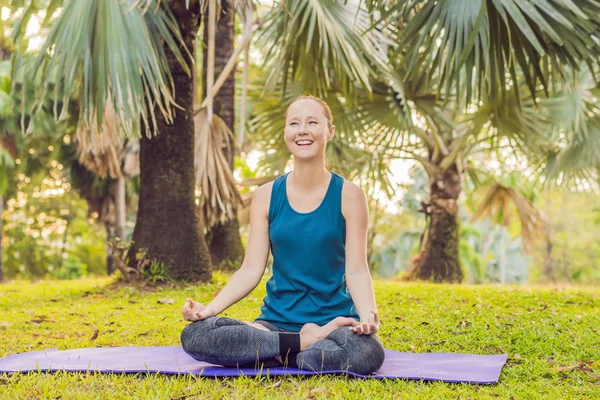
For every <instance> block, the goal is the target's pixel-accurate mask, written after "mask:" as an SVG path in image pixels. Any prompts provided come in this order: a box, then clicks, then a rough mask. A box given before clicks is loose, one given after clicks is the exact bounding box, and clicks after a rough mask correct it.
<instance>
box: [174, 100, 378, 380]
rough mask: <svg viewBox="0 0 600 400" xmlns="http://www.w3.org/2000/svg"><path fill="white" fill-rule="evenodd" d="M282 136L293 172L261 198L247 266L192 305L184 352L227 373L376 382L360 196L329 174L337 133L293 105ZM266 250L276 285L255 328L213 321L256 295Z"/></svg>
mask: <svg viewBox="0 0 600 400" xmlns="http://www.w3.org/2000/svg"><path fill="white" fill-rule="evenodd" d="M284 133H285V135H284V136H285V141H286V144H287V146H288V148H289V149H290V151H291V153H292V154H293V156H294V170H293V172H291V173H289V174H286V175H284V176H282V177H280V178H278V179H276V180H275V181H274V182H270V183H268V184H266V185H263V186H261V187H259V188H258V189H257V190H256V192H255V194H254V198H253V200H252V205H251V208H250V236H249V239H248V245H247V249H246V255H245V258H244V262H243V263H242V266H241V267H240V269H239V270H238V271H236V272H235V274H234V275H233V276H232V278H231V279H230V281H229V282H228V283H227V285H226V286H225V287H224V288H223V290H221V292H219V294H218V295H217V296H216V297H215V298H214V299H213V301H211V302H210V303H209V304H208V305H206V306H204V305H201V304H199V303H197V302H195V301H193V300H192V299H187V301H186V303H185V305H184V306H183V310H182V311H183V316H184V318H185V319H186V320H189V321H192V322H193V323H192V324H190V325H188V326H187V327H185V329H184V330H183V332H182V333H181V342H182V345H183V348H184V350H185V351H186V352H187V353H188V354H189V355H191V356H192V357H194V358H195V359H197V360H200V361H206V362H209V363H213V364H220V365H225V366H258V365H259V363H263V364H264V366H267V367H272V366H282V365H285V366H290V367H294V368H298V369H302V370H311V371H324V370H345V371H351V372H356V373H361V374H370V373H373V372H375V371H377V370H378V369H379V368H380V367H381V365H382V364H383V359H384V351H383V346H382V344H381V341H380V340H379V338H378V337H377V336H375V334H376V333H377V331H378V329H379V318H378V314H377V311H376V304H375V296H374V293H373V282H372V280H371V275H370V273H369V268H368V265H367V226H368V209H367V202H366V198H365V195H364V192H363V191H362V189H361V188H360V187H358V186H356V185H354V184H352V183H351V182H347V181H345V180H344V179H343V178H342V177H340V176H339V175H337V174H335V173H332V172H330V171H328V170H327V168H326V165H325V148H326V146H327V142H329V141H330V140H332V139H333V137H334V134H335V126H334V125H333V118H332V115H331V110H330V109H329V107H328V106H327V104H325V102H324V101H322V100H321V99H319V98H316V97H313V96H300V97H299V98H297V99H295V100H294V101H293V102H292V104H291V105H290V106H289V107H288V110H287V113H286V119H285V131H284ZM269 249H271V251H272V253H273V276H272V277H271V278H270V279H269V281H268V282H267V295H266V297H265V299H264V303H263V305H262V307H261V315H260V316H259V317H258V318H257V319H256V320H255V321H254V322H243V321H238V320H235V319H231V318H225V317H217V315H218V314H219V313H221V312H222V311H223V310H225V309H227V308H228V307H230V306H231V305H232V304H234V303H236V302H238V301H239V300H241V299H242V298H244V297H245V296H246V295H248V293H250V292H251V291H252V290H253V289H254V288H255V287H256V286H257V285H258V283H259V282H260V280H261V277H262V276H263V273H264V270H265V265H266V262H267V256H268V253H269ZM348 292H349V293H348ZM358 319H360V321H361V322H358Z"/></svg>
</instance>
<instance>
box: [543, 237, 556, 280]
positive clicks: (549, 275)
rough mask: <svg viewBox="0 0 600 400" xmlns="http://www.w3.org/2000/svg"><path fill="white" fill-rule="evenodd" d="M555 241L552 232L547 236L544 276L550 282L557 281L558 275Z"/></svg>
mask: <svg viewBox="0 0 600 400" xmlns="http://www.w3.org/2000/svg"><path fill="white" fill-rule="evenodd" d="M553 249H554V243H553V242H552V236H551V234H550V233H548V234H547V236H546V257H545V258H544V276H545V277H546V280H547V281H548V282H552V283H556V275H555V274H554V255H553Z"/></svg>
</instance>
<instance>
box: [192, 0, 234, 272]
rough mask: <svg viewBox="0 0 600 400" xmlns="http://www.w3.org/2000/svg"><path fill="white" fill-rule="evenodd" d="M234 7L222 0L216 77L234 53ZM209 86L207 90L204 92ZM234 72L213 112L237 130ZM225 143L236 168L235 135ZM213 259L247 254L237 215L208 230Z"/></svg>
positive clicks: (226, 261) (227, 260)
mask: <svg viewBox="0 0 600 400" xmlns="http://www.w3.org/2000/svg"><path fill="white" fill-rule="evenodd" d="M234 17H235V10H234V8H233V5H232V2H231V0H222V1H221V14H220V15H219V20H218V21H217V26H216V37H215V79H217V77H218V76H219V75H220V74H221V71H222V70H223V68H225V65H226V64H227V61H228V60H229V58H230V57H231V55H232V54H233V50H234V39H235V21H234ZM207 41H208V24H207V23H205V24H204V57H203V60H204V68H203V69H202V71H203V81H204V82H206V70H207V69H206V60H207V59H208V56H207V55H206V49H207ZM207 90H208V88H207V89H206V90H205V92H206V91H207ZM234 110H235V76H234V73H233V72H232V73H231V74H229V77H227V80H226V81H225V83H224V84H223V86H222V87H221V89H220V90H219V92H218V94H217V96H216V97H215V98H214V112H215V114H217V115H218V116H220V117H221V118H222V119H223V120H224V121H225V123H226V124H227V126H228V127H229V129H231V132H235V128H234V125H235V111H234ZM227 140H228V143H223V152H224V154H225V157H226V158H227V160H228V161H229V165H230V166H231V169H232V170H233V162H234V156H235V154H234V151H235V138H234V137H231V138H227ZM207 240H208V241H209V243H210V244H209V246H210V255H211V258H212V262H213V264H214V266H215V267H216V268H219V269H237V268H238V267H239V266H240V264H241V262H242V259H243V256H244V247H243V245H242V239H241V237H240V224H239V221H238V219H237V217H235V218H233V219H231V220H229V221H228V222H226V223H224V224H218V225H215V226H213V227H212V229H211V230H210V232H209V233H208V234H207Z"/></svg>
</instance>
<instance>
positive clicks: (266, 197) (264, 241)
mask: <svg viewBox="0 0 600 400" xmlns="http://www.w3.org/2000/svg"><path fill="white" fill-rule="evenodd" d="M272 186H273V184H272V182H271V183H267V184H265V185H263V186H261V187H259V188H258V189H257V190H256V192H255V193H254V197H253V198H252V205H251V206H250V235H249V237H248V245H247V247H246V253H245V255H244V261H243V263H242V266H241V267H240V269H238V270H237V271H236V272H235V273H234V274H233V276H232V277H231V279H230V280H229V282H227V284H226V285H225V287H224V288H223V289H222V290H221V291H220V292H219V294H218V295H217V296H216V297H215V298H214V299H213V300H212V301H211V302H210V303H209V304H208V305H207V306H203V305H200V304H198V303H196V302H194V301H193V300H191V299H188V300H187V301H186V304H185V305H184V307H183V314H184V318H185V319H188V320H190V321H195V320H199V319H204V318H207V317H210V316H215V315H217V314H219V313H221V312H223V311H224V310H226V309H227V308H229V307H230V306H232V305H233V304H235V303H237V302H238V301H240V300H241V299H243V298H244V297H246V296H247V295H248V293H250V292H251V291H252V290H254V288H255V287H256V286H257V285H258V283H259V282H260V280H261V278H262V276H263V274H264V271H265V267H266V264H267V257H268V255H269V223H268V219H267V217H268V210H269V204H270V197H271V188H272Z"/></svg>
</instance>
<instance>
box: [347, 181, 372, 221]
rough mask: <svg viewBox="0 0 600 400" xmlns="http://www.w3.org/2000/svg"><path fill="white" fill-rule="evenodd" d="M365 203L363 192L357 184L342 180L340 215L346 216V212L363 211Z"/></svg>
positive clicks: (365, 197) (365, 198)
mask: <svg viewBox="0 0 600 400" xmlns="http://www.w3.org/2000/svg"><path fill="white" fill-rule="evenodd" d="M366 203H367V196H366V195H365V191H364V190H363V189H362V188H361V187H360V186H358V185H357V184H355V183H353V182H350V181H349V180H346V179H344V186H343V187H342V213H343V214H344V215H346V214H347V213H348V212H353V211H356V210H357V209H359V210H360V209H363V208H364V207H363V206H364V205H365V204H366Z"/></svg>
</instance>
